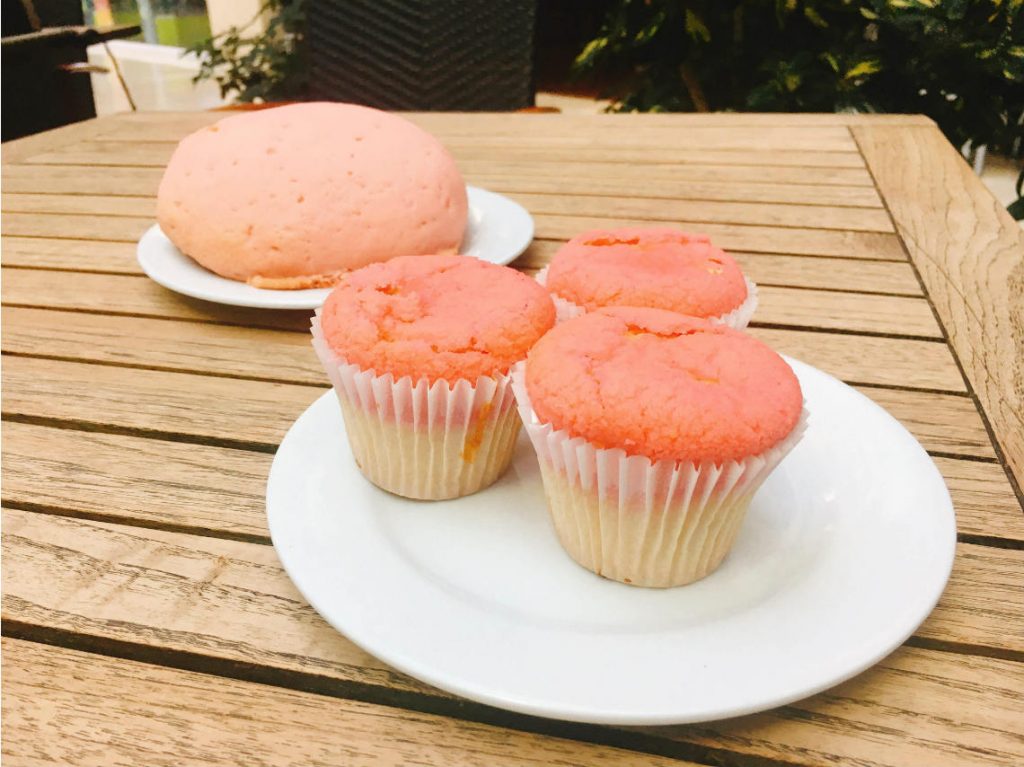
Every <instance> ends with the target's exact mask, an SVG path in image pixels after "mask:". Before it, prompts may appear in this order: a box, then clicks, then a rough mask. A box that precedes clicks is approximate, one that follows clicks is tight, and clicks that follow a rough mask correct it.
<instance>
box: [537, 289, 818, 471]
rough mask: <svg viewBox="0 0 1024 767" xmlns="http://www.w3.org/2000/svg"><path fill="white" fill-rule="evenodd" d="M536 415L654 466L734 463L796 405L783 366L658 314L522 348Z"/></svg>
mask: <svg viewBox="0 0 1024 767" xmlns="http://www.w3.org/2000/svg"><path fill="white" fill-rule="evenodd" d="M526 388H527V391H528V393H529V395H530V401H531V404H532V405H533V409H534V412H536V414H537V417H538V418H540V420H541V421H543V422H545V423H550V424H551V425H552V426H553V427H554V428H556V429H564V430H565V431H568V432H569V433H570V434H571V435H573V436H575V437H583V438H584V439H586V440H587V441H588V442H592V443H594V444H596V445H597V446H598V447H602V448H622V449H623V450H625V451H626V453H628V454H630V455H645V456H647V457H649V458H650V459H652V460H655V461H657V460H677V461H693V462H697V463H699V462H701V461H714V462H716V463H721V462H723V461H729V460H742V459H743V458H747V457H749V456H752V455H757V454H759V453H763V452H764V451H766V450H768V449H769V448H771V447H773V446H774V445H776V444H778V443H779V442H781V441H782V440H783V439H785V437H787V436H788V435H789V433H790V432H791V431H792V430H793V428H794V427H795V426H796V423H797V420H798V418H799V416H800V411H801V409H802V407H803V395H802V394H801V391H800V384H799V383H798V381H797V379H796V376H795V375H794V374H793V371H792V370H791V369H790V367H789V365H787V364H786V361H785V360H783V359H782V357H780V356H779V355H778V354H776V353H775V352H774V351H772V350H771V349H770V348H769V347H768V346H766V345H765V344H763V343H761V342H760V341H758V340H757V339H755V338H753V337H752V336H749V335H747V334H746V333H743V332H741V331H738V330H733V329H732V328H728V327H724V326H721V325H714V324H712V323H710V322H708V321H707V320H700V319H696V318H693V317H686V316H684V315H681V314H677V313H674V312H667V311H664V310H660V309H645V308H633V307H614V308H607V309H600V310H598V311H596V312H591V313H588V314H584V315H583V316H581V317H578V318H576V319H573V320H569V321H568V322H564V323H562V324H560V325H559V326H558V327H556V328H555V329H554V330H552V331H551V332H550V333H548V334H547V335H546V336H545V337H544V338H542V339H541V340H540V342H539V343H538V344H537V345H536V346H535V347H534V348H533V349H532V350H531V351H530V354H529V357H528V359H527V363H526Z"/></svg>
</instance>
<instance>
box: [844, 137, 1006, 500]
mask: <svg viewBox="0 0 1024 767" xmlns="http://www.w3.org/2000/svg"><path fill="white" fill-rule="evenodd" d="M855 135H856V136H857V139H858V141H859V142H860V145H861V147H862V150H863V152H864V156H865V158H866V159H867V161H868V162H869V164H870V166H871V169H872V171H873V172H874V174H875V178H876V179H877V181H878V187H879V190H880V191H881V192H882V195H883V196H884V197H885V200H886V203H887V204H888V206H889V209H890V210H891V211H892V215H893V219H894V221H895V222H896V225H897V226H898V227H899V231H900V235H901V237H902V239H903V242H904V243H905V244H906V247H907V251H908V252H909V253H910V256H911V258H912V259H913V261H914V265H915V266H916V267H917V270H918V272H919V273H920V275H921V279H922V281H923V283H924V286H925V288H927V290H928V295H929V297H930V299H931V301H932V303H933V304H934V306H935V309H936V311H937V312H938V314H939V317H940V318H941V319H942V323H943V325H944V326H945V328H946V332H947V333H948V334H949V343H950V346H951V347H952V348H953V350H954V351H955V352H956V355H957V358H958V359H959V361H960V364H961V365H963V368H964V372H965V373H966V375H967V377H968V378H969V379H970V381H971V384H972V385H973V387H974V391H975V392H976V393H977V395H978V399H979V401H980V402H981V406H982V407H983V408H984V410H985V414H986V415H987V416H988V418H989V419H990V421H991V422H992V425H993V431H994V432H995V435H996V440H997V441H998V442H999V444H1000V446H1001V447H1002V449H1003V453H1004V455H1005V458H1006V462H1007V465H1008V466H1009V467H1010V469H1011V471H1012V472H1013V474H1014V476H1015V477H1016V479H1017V484H1018V487H1020V486H1024V230H1022V229H1021V228H1020V227H1019V226H1017V225H1016V224H1015V223H1014V221H1013V220H1012V219H1011V218H1010V215H1009V214H1008V213H1007V212H1006V211H1005V210H1004V209H1003V207H1002V205H1000V204H999V202H998V201H996V200H995V199H994V198H993V197H992V195H991V194H990V193H989V192H988V190H986V189H985V187H984V186H982V184H981V181H979V180H978V178H977V177H976V176H975V175H974V173H973V172H972V171H971V170H970V168H969V167H968V166H967V164H966V163H965V162H964V161H963V160H962V159H961V158H960V157H959V156H958V155H957V154H956V153H955V152H954V151H953V148H952V147H951V146H949V144H948V143H947V142H946V141H945V140H944V139H943V138H942V136H941V135H939V134H938V133H937V132H936V131H934V130H931V129H928V128H906V129H903V130H898V131H893V130H892V129H891V128H881V127H879V128H876V129H872V130H866V129H856V130H855ZM896 158H899V161H898V162H897V160H896Z"/></svg>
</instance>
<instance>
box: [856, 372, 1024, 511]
mask: <svg viewBox="0 0 1024 767" xmlns="http://www.w3.org/2000/svg"><path fill="white" fill-rule="evenodd" d="M857 389H858V391H860V393H861V394H864V395H865V396H867V397H870V398H871V399H872V400H874V401H875V403H877V404H878V405H880V406H882V407H883V408H885V409H886V410H888V411H889V413H890V414H891V415H892V416H893V417H894V418H895V419H896V420H898V421H899V422H900V423H902V424H903V426H904V427H906V429H907V431H909V432H910V433H911V434H913V435H914V437H915V438H916V439H917V440H918V441H919V442H920V443H921V444H922V445H923V446H924V447H925V449H926V450H930V451H932V452H935V453H945V454H954V455H963V456H971V457H973V458H982V459H986V460H991V461H994V460H995V458H996V454H995V450H993V449H992V441H991V440H990V439H989V437H988V432H987V431H986V430H985V424H984V423H983V422H982V420H981V416H980V415H979V414H978V411H977V409H976V408H975V407H974V400H972V399H970V398H969V397H963V396H957V395H952V394H935V393H934V392H917V391H906V390H901V389H880V388H876V387H873V386H860V387H857ZM1022 522H1024V518H1022Z"/></svg>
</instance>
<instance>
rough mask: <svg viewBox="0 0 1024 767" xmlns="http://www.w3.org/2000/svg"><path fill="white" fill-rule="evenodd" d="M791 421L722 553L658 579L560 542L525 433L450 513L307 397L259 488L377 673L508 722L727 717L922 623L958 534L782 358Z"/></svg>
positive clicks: (849, 414)
mask: <svg viewBox="0 0 1024 767" xmlns="http://www.w3.org/2000/svg"><path fill="white" fill-rule="evenodd" d="M790 364H791V365H792V366H793V369H794V370H795V371H796V373H797V375H798V377H799V378H800V383H801V385H802V386H803V390H804V396H805V398H806V402H807V408H808V410H809V411H810V414H811V418H810V424H809V428H808V430H807V433H806V435H805V436H804V438H803V440H802V441H801V442H800V444H799V445H798V446H797V447H796V449H795V450H794V451H793V452H792V453H791V454H790V455H789V456H788V457H787V458H786V459H785V460H784V461H783V462H782V464H781V465H780V466H779V467H778V468H777V469H776V470H775V472H774V473H773V474H772V475H771V476H770V477H769V479H768V481H767V482H766V483H765V484H764V486H763V487H762V489H761V490H760V491H759V492H758V494H757V496H756V497H755V499H754V502H753V504H752V505H751V508H750V512H749V515H748V517H747V520H746V522H745V523H744V526H743V530H742V532H741V534H740V537H739V539H738V541H737V542H736V546H735V548H734V549H733V551H732V552H731V553H730V554H729V556H728V557H727V558H726V560H725V562H724V563H723V565H722V566H721V567H720V568H719V569H718V570H717V571H716V572H715V573H713V574H712V575H711V576H709V577H708V578H705V579H704V580H702V581H698V582H697V583H694V584H691V585H689V586H684V587H681V588H675V589H666V590H652V589H642V588H634V587H631V586H626V585H623V584H620V583H615V582H612V581H608V580H604V579H602V578H599V577H597V576H596V575H593V574H592V573H590V572H588V571H587V570H584V569H583V568H581V567H579V566H578V565H576V564H575V563H574V562H573V561H572V560H571V559H570V558H569V557H568V556H567V555H566V554H565V553H564V552H563V551H562V549H561V547H560V546H559V544H558V541H557V540H556V538H555V534H554V530H553V528H552V526H551V523H550V521H549V519H548V514H547V511H546V509H545V506H544V496H543V491H542V487H541V481H540V476H539V469H538V467H537V461H536V458H535V457H534V454H533V451H532V449H531V448H530V446H529V444H528V442H526V440H525V438H524V437H521V438H520V444H519V448H518V452H517V454H516V456H515V459H514V464H513V466H512V468H511V469H510V470H509V472H508V473H507V474H506V475H505V476H504V477H503V478H502V479H501V480H500V481H499V482H498V483H497V484H496V485H494V486H492V487H491V488H489V489H487V490H484V491H483V492H480V493H478V494H476V495H473V496H469V497H467V498H461V499H458V500H455V501H443V502H434V503H424V502H416V501H408V500H404V499H402V498H398V497H396V496H393V495H389V494H388V493H385V492H383V491H381V490H378V489H377V488H375V487H374V486H373V485H371V484H370V483H369V482H367V481H366V480H365V479H364V478H363V477H362V475H361V474H360V473H359V471H358V469H357V468H356V466H355V463H354V462H353V460H352V455H351V453H350V451H349V448H348V443H347V440H346V438H345V436H344V426H343V423H342V419H341V413H340V409H339V407H338V404H337V400H336V399H335V397H334V393H333V392H327V393H326V394H324V395H323V396H322V397H321V398H320V399H319V400H317V401H316V402H315V403H313V405H311V406H310V407H309V409H308V410H307V411H306V412H305V413H304V414H303V415H302V416H301V417H300V418H299V419H298V420H297V421H296V422H295V424H294V425H293V426H292V428H291V430H290V431H289V432H288V434H287V436H286V437H285V439H284V441H283V442H282V443H281V447H280V448H279V450H278V451H277V456H276V457H275V459H274V463H273V466H272V468H271V471H270V479H269V481H268V484H267V517H268V522H269V524H270V532H271V536H272V537H273V541H274V546H275V547H276V549H277V553H278V555H279V556H280V558H281V562H282V563H283V564H284V567H285V569H286V570H287V571H288V574H289V575H290V576H291V578H292V580H293V581H294V582H295V584H296V585H297V586H298V588H299V590H300V591H301V592H302V594H303V595H304V596H305V597H306V599H308V600H309V602H310V604H312V605H313V607H314V608H316V610H317V611H318V612H319V613H320V614H321V615H322V616H324V618H326V619H327V621H328V622H330V623H331V625H333V626H334V627H335V628H336V629H338V630H339V631H341V632H342V633H344V634H345V635H346V636H347V637H348V638H349V639H351V640H352V641H353V642H355V643H356V644H357V645H359V646H360V647H362V648H363V649H364V650H366V651H367V652H370V653H372V654H373V655H375V656H377V657H378V658H380V659H381V660H384V661H386V662H387V663H389V664H391V665H392V666H394V667H395V668H397V669H399V670H401V671H404V672H406V673H407V674H410V675H411V676H414V677H416V678H418V679H421V680H423V681H424V682H428V683H430V684H433V685H436V686H437V687H440V688H442V689H444V690H448V691H450V692H453V693H457V694H459V695H463V696H465V697H467V698H471V699H473V700H476V701H480V702H482V703H487V704H490V705H494V706H500V707H502V708H507V709H512V710H514V711H520V712H523V713H527V714H536V715H540V716H547V717H554V718H559V719H570V720H576V721H584V722H597V723H606V724H670V723H683V722H699V721H706V720H711V719H720V718H724V717H731V716H738V715H741V714H748V713H752V712H755V711H760V710H763V709H767V708H772V707H774V706H779V705H782V704H785V703H789V702H791V701H794V700H797V699H799V698H803V697H806V696H808V695H811V694H813V693H816V692H819V691H821V690H823V689H826V688H828V687H831V686H832V685H835V684H837V683H838V682H841V681H843V680H845V679H847V678H849V677H851V676H853V675H854V674H857V673H858V672H860V671H863V670H864V669H866V668H868V667H869V666H871V665H872V664H874V663H876V662H878V661H879V660H881V659H882V658H883V657H884V656H885V655H887V654H888V653H889V652H891V651H892V650H893V649H895V648H896V647H898V646H899V645H900V644H901V643H902V642H903V641H904V640H905V639H906V638H907V637H908V636H910V634H911V633H912V632H913V631H914V629H916V628H917V626H918V625H920V623H921V622H922V621H923V620H924V619H925V617H926V616H927V615H928V613H929V612H931V610H932V608H933V607H934V605H935V603H936V601H937V600H938V598H939V595H940V594H941V593H942V589H943V587H944V586H945V583H946V579H947V578H948V577H949V572H950V568H951V567H952V563H953V551H954V547H955V544H956V525H955V520H954V517H953V506H952V503H951V501H950V497H949V493H948V491H947V490H946V486H945V483H944V482H943V480H942V477H941V476H940V474H939V472H938V470H937V469H936V468H935V465H934V464H933V463H932V461H931V459H930V458H929V457H928V455H927V454H926V453H925V451H924V450H923V449H922V448H921V446H920V445H919V444H918V443H917V442H916V441H915V440H914V438H913V437H912V436H911V435H910V434H909V433H907V431H906V430H905V429H904V428H903V427H902V426H901V425H900V424H899V423H898V422H897V421H895V420H894V419H893V418H892V417H891V416H890V415H889V414H888V413H886V412H885V411H884V410H882V409H881V408H880V407H878V406H877V405H875V404H874V403H873V402H871V401H870V400H869V399H867V398H866V397H864V396H863V395H861V394H860V393H858V392H856V391H854V390H853V389H851V388H849V387H848V386H846V385H845V384H843V383H841V382H839V381H837V380H836V379H834V378H832V377H831V376H828V375H826V374H825V373H822V372H821V371H819V370H816V369H815V368H812V367H810V366H809V365H805V364H803V363H800V362H797V361H794V360H790Z"/></svg>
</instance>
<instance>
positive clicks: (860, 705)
mask: <svg viewBox="0 0 1024 767" xmlns="http://www.w3.org/2000/svg"><path fill="white" fill-rule="evenodd" d="M1022 669H1024V666H1022V665H1021V664H1019V663H1011V662H1007V661H994V660H990V659H987V658H977V657H972V656H964V655H956V654H952V653H929V652H927V651H924V650H912V649H907V648H903V649H901V650H898V651H897V652H895V653H893V654H892V655H890V656H889V657H888V658H886V659H885V660H883V661H881V662H880V663H879V664H878V665H877V666H875V667H874V668H873V669H871V670H870V671H867V672H865V673H864V674H861V675H860V676H858V677H855V678H854V679H852V680H850V681H849V682H846V683H844V684H842V685H840V686H838V687H836V688H834V689H833V690H831V691H829V692H828V693H825V694H824V695H822V696H819V697H817V698H812V699H811V702H810V704H807V703H800V704H796V705H791V706H786V707H784V708H782V709H778V710H776V711H770V712H766V713H764V714H758V715H755V716H751V717H742V718H740V719H732V720H728V721H725V722H719V723H716V724H714V725H712V726H710V727H700V728H660V729H659V730H658V732H659V734H670V735H675V736H677V737H687V736H689V737H691V738H692V739H693V741H694V742H697V743H699V744H701V745H706V746H709V747H711V746H716V745H723V746H725V747H726V748H728V749H730V750H735V751H739V752H741V753H742V754H744V755H745V756H750V757H756V759H758V760H760V761H752V764H753V765H763V764H774V763H781V764H793V763H794V759H796V760H798V761H799V760H806V761H807V762H808V763H810V764H816V765H822V764H827V765H837V764H839V765H849V766H850V767H874V766H875V765H893V767H896V765H900V767H906V765H928V766H929V767H945V766H948V767H960V766H963V767H966V766H967V765H978V766H979V767H981V766H982V765H985V766H988V767H991V766H992V765H1005V766H1006V767H1009V766H1010V765H1017V764H1019V763H1020V762H1021V760H1022V758H1024V757H1022V754H1021V752H1022V751H1024V738H1022V737H1021V735H1020V728H1019V726H1018V725H1019V723H1020V705H1019V701H1018V700H1017V698H1018V694H1017V693H1018V691H1019V689H1020V686H1021V684H1022V683H1024V681H1022V680H1021V679H1020V676H1021V674H1022ZM819 701H821V702H820V703H819ZM694 730H696V732H694ZM691 733H692V734H691Z"/></svg>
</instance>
